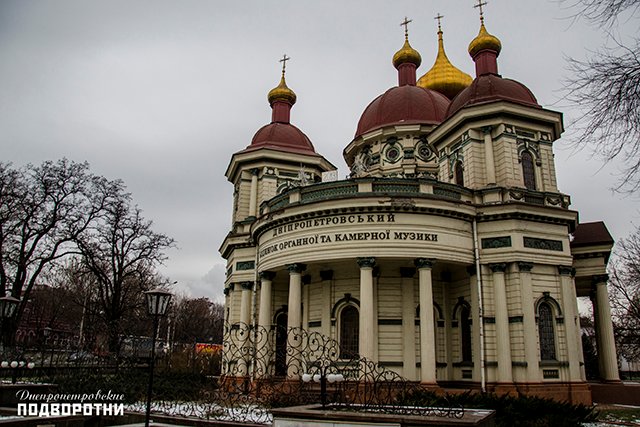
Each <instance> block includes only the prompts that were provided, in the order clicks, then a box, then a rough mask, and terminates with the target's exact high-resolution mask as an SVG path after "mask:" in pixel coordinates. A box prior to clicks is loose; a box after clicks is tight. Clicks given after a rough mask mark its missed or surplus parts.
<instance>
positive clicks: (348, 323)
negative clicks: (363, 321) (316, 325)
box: [340, 305, 360, 359]
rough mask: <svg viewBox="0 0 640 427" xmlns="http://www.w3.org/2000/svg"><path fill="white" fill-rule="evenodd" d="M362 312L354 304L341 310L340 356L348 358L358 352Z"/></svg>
mask: <svg viewBox="0 0 640 427" xmlns="http://www.w3.org/2000/svg"><path fill="white" fill-rule="evenodd" d="M359 335H360V314H359V313H358V309H357V308H356V307H355V306H353V305H348V306H346V307H345V308H343V309H342V311H341V312H340V358H342V359H347V358H351V357H353V356H356V355H357V354H358V350H359V348H358V340H359Z"/></svg>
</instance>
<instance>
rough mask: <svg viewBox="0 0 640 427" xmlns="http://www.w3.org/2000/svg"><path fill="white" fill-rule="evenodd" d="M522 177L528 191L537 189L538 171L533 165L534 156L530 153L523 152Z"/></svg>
mask: <svg viewBox="0 0 640 427" xmlns="http://www.w3.org/2000/svg"><path fill="white" fill-rule="evenodd" d="M521 162H522V177H523V178H524V186H525V188H526V189H527V190H535V189H536V170H535V165H534V164H533V156H532V155H531V153H530V152H528V151H523V152H522V156H521Z"/></svg>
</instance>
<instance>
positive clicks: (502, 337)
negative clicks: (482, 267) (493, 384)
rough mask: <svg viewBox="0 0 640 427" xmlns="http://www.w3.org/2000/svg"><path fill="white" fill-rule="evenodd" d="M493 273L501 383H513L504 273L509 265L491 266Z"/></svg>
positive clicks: (499, 380)
mask: <svg viewBox="0 0 640 427" xmlns="http://www.w3.org/2000/svg"><path fill="white" fill-rule="evenodd" d="M489 268H491V271H492V272H493V292H494V298H495V304H496V351H497V353H498V357H497V360H498V375H497V378H496V379H497V381H498V382H499V383H512V382H513V371H512V369H511V341H510V339H509V311H508V308H507V289H506V282H505V277H504V273H505V271H506V269H507V264H505V263H499V264H490V265H489Z"/></svg>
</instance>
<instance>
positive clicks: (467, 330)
mask: <svg viewBox="0 0 640 427" xmlns="http://www.w3.org/2000/svg"><path fill="white" fill-rule="evenodd" d="M460 345H461V349H460V350H461V353H462V361H463V362H471V361H472V360H473V358H472V353H471V310H470V309H469V306H468V305H463V306H462V309H461V310H460Z"/></svg>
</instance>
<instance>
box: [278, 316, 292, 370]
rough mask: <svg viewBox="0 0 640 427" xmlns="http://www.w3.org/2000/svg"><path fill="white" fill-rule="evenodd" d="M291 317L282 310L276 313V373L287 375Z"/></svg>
mask: <svg viewBox="0 0 640 427" xmlns="http://www.w3.org/2000/svg"><path fill="white" fill-rule="evenodd" d="M288 322H289V317H288V314H287V312H286V311H284V310H282V311H280V312H279V313H277V314H276V322H275V323H276V375H277V376H285V375H287V324H288Z"/></svg>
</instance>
